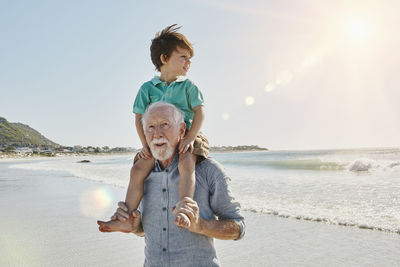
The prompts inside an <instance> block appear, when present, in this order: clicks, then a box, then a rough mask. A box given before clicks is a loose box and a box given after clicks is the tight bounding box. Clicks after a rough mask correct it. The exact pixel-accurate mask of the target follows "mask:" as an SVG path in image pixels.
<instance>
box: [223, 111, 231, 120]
mask: <svg viewBox="0 0 400 267" xmlns="http://www.w3.org/2000/svg"><path fill="white" fill-rule="evenodd" d="M230 117H231V116H230V115H229V113H228V112H224V113H222V119H223V120H225V121H226V120H229V118H230Z"/></svg>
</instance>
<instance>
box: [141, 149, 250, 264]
mask: <svg viewBox="0 0 400 267" xmlns="http://www.w3.org/2000/svg"><path fill="white" fill-rule="evenodd" d="M178 180H179V171H178V155H177V154H176V155H175V156H174V160H173V162H172V163H171V164H170V165H169V166H168V167H167V168H166V169H164V170H163V169H162V168H161V166H160V164H159V163H158V162H157V161H156V166H155V168H154V169H153V171H152V172H151V173H150V174H149V176H148V177H147V178H146V180H145V182H144V195H143V198H142V202H141V205H140V209H141V210H142V224H143V229H144V232H145V243H146V247H145V256H146V259H145V263H144V266H171V267H172V266H173V267H175V266H176V267H179V266H219V262H218V258H217V255H216V252H215V248H214V239H213V238H211V237H207V236H205V235H200V234H196V233H192V232H190V231H189V230H187V229H181V228H178V227H177V226H176V225H175V224H174V220H175V217H174V215H173V214H172V211H171V208H172V207H174V206H175V205H176V203H177V202H178V201H179V192H178ZM229 182H230V178H229V177H228V175H227V174H226V172H225V171H224V169H223V167H222V166H221V165H220V164H219V163H218V162H216V161H215V160H213V159H210V158H208V159H206V160H204V161H202V162H201V163H199V164H197V166H196V190H195V194H194V200H195V201H196V202H197V204H198V206H199V212H200V216H201V217H202V218H203V219H205V220H210V219H217V218H218V219H220V220H221V219H233V220H235V221H236V222H237V223H238V225H239V228H240V238H241V237H242V236H243V235H244V233H245V224H244V218H243V216H242V215H241V213H240V204H239V203H238V202H236V201H235V199H234V197H233V195H232V192H231V190H230V187H229Z"/></svg>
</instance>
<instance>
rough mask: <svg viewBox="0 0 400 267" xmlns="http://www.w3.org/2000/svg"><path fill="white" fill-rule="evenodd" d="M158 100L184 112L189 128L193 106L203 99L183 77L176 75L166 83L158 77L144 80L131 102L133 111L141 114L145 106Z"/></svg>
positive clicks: (200, 102)
mask: <svg viewBox="0 0 400 267" xmlns="http://www.w3.org/2000/svg"><path fill="white" fill-rule="evenodd" d="M159 101H165V102H168V103H171V104H174V105H175V106H176V107H177V108H179V109H180V110H182V111H183V113H184V114H185V123H186V129H188V130H189V129H190V127H191V126H192V121H193V117H194V112H193V108H194V107H197V106H200V105H203V103H204V99H203V95H202V93H201V92H200V90H199V88H197V86H196V85H195V84H194V83H193V82H192V81H190V80H189V79H186V78H185V77H178V78H177V79H176V80H175V81H174V82H172V83H171V84H170V85H168V83H167V82H163V81H160V79H159V77H157V76H156V77H154V78H153V79H152V80H150V81H148V82H145V83H144V84H143V85H142V86H141V87H140V89H139V92H138V94H137V95H136V99H135V103H134V104H133V113H139V114H143V113H144V112H145V111H146V108H147V107H148V106H149V105H151V104H153V103H155V102H159Z"/></svg>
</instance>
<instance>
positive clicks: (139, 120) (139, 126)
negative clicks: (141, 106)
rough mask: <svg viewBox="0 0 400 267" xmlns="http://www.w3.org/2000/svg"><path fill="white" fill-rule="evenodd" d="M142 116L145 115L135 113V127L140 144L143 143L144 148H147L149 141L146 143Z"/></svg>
mask: <svg viewBox="0 0 400 267" xmlns="http://www.w3.org/2000/svg"><path fill="white" fill-rule="evenodd" d="M142 115H143V114H140V113H135V125H136V131H137V133H138V135H139V138H140V142H141V143H142V146H143V147H145V146H147V141H146V137H145V136H144V130H143V124H142Z"/></svg>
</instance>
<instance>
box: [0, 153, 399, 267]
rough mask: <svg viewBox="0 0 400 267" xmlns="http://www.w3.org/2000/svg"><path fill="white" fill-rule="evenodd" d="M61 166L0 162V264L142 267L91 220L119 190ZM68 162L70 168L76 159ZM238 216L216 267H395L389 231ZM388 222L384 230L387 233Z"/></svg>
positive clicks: (126, 246) (136, 253)
mask: <svg viewBox="0 0 400 267" xmlns="http://www.w3.org/2000/svg"><path fill="white" fill-rule="evenodd" d="M62 160H63V159H50V160H44V163H43V162H42V161H41V160H40V159H39V160H38V159H35V160H34V161H32V160H13V161H9V160H8V161H7V160H2V161H0V215H1V218H2V220H1V221H0V248H1V249H0V266H142V264H143V262H144V252H143V251H144V240H143V238H140V237H136V236H135V235H133V234H123V233H100V232H99V231H98V229H97V224H96V219H104V220H106V219H107V218H108V217H109V216H111V215H112V213H113V212H114V210H115V208H116V203H117V202H118V201H120V200H123V199H124V198H125V188H124V186H123V185H121V184H119V183H118V181H119V180H114V182H110V183H107V182H106V181H104V180H102V178H101V177H100V176H96V177H95V176H93V177H87V179H86V178H83V177H86V176H87V174H86V173H85V172H84V170H85V169H86V168H87V167H86V166H87V165H77V166H79V168H78V169H77V170H75V171H74V172H68V171H66V170H65V169H62V168H61V167H60V169H57V168H55V167H54V166H59V165H63V166H65V165H66V163H65V162H64V163H63V162H62ZM68 160H69V162H70V163H71V166H75V165H73V164H75V163H76V161H78V160H80V158H76V159H74V160H71V159H68ZM118 160H120V159H115V158H111V159H110V158H91V161H92V162H93V163H94V167H96V165H95V164H96V161H99V162H100V161H102V163H101V162H100V163H101V164H100V163H98V165H97V167H96V168H97V169H99V173H100V172H101V173H104V170H105V169H104V168H103V167H102V166H103V165H105V164H106V163H107V164H109V165H110V164H114V165H113V166H119V165H118V164H120V163H118V162H119V161H118ZM222 161H223V159H222ZM57 162H59V163H57ZM41 163H43V164H41ZM61 163H63V164H61ZM77 164H78V163H77ZM18 165H21V166H22V167H18ZM228 165H229V164H228ZM34 166H39V167H37V168H36V167H34ZM127 166H128V165H127ZM91 167H93V166H91ZM96 168H95V169H96ZM121 168H122V169H123V170H121V173H114V175H115V176H119V175H120V176H123V175H124V174H125V173H126V171H127V170H126V166H125V165H124V166H123V167H121ZM95 169H90V171H91V172H93V170H95ZM112 174H113V172H112V171H110V173H106V175H108V176H109V175H112ZM396 177H397V176H396ZM118 179H119V178H118ZM120 179H121V181H122V179H123V178H120ZM125 180H126V181H124V182H125V183H127V178H126V177H125ZM235 182H236V181H235V179H234V178H233V179H232V183H235ZM237 183H239V181H237ZM239 184H240V183H239ZM233 189H234V190H233V191H234V193H235V194H236V195H239V194H238V193H240V192H238V189H237V188H236V189H235V187H234V186H233ZM238 199H239V200H240V198H238ZM246 201H249V200H246ZM246 201H243V202H246ZM246 205H247V204H245V206H246ZM282 214H284V213H281V215H282ZM244 215H245V218H246V225H247V231H246V235H245V237H244V238H243V239H242V240H239V241H223V240H216V242H215V243H216V249H217V255H218V257H219V260H220V262H221V264H222V265H223V266H400V256H399V253H398V251H400V234H399V233H397V232H396V231H390V230H384V229H381V230H377V229H374V227H369V228H372V229H362V228H363V227H357V226H343V225H338V224H334V223H326V222H324V221H318V220H306V219H305V217H306V216H303V217H301V216H300V217H299V216H297V217H298V219H296V216H279V214H268V212H258V211H257V209H249V208H246V209H245V211H244ZM395 215H397V214H395ZM99 216H100V217H99ZM396 218H397V217H396ZM396 223H397V221H395V222H394V224H393V223H387V224H385V225H387V227H388V229H391V228H390V227H392V228H393V225H394V227H396V226H397V224H396ZM378 226H379V225H378ZM378 226H377V227H376V228H379V227H378Z"/></svg>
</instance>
